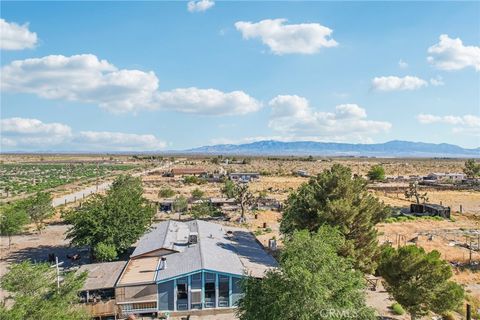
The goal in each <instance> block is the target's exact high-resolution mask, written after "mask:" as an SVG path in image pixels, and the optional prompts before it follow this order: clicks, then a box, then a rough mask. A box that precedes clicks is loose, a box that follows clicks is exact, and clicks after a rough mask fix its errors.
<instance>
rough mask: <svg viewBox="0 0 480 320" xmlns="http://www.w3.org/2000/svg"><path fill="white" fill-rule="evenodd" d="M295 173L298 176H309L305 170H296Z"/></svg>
mask: <svg viewBox="0 0 480 320" xmlns="http://www.w3.org/2000/svg"><path fill="white" fill-rule="evenodd" d="M295 174H296V175H297V176H299V177H309V175H308V171H307V170H297V171H295Z"/></svg>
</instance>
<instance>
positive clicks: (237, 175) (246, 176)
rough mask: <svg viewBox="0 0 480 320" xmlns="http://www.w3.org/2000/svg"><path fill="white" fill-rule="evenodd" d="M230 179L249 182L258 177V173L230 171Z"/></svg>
mask: <svg viewBox="0 0 480 320" xmlns="http://www.w3.org/2000/svg"><path fill="white" fill-rule="evenodd" d="M228 177H229V178H230V180H233V181H238V182H250V181H254V180H258V179H260V173H257V172H232V173H230V174H229V175H228Z"/></svg>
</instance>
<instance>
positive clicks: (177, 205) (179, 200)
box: [173, 196, 188, 212]
mask: <svg viewBox="0 0 480 320" xmlns="http://www.w3.org/2000/svg"><path fill="white" fill-rule="evenodd" d="M187 209H188V200H187V198H185V197H184V196H180V197H176V198H175V200H174V201H173V211H175V212H185V211H187Z"/></svg>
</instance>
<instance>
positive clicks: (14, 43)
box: [0, 19, 38, 50]
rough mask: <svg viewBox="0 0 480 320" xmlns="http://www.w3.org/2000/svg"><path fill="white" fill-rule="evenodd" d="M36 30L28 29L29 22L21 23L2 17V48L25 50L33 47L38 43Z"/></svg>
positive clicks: (0, 24) (0, 23) (0, 40)
mask: <svg viewBox="0 0 480 320" xmlns="http://www.w3.org/2000/svg"><path fill="white" fill-rule="evenodd" d="M37 41H38V38H37V34H36V33H35V32H31V31H30V30H28V23H26V24H23V25H19V24H17V23H15V22H7V21H5V19H0V49H2V50H23V49H32V48H34V47H35V45H36V44H37Z"/></svg>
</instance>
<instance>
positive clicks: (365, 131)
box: [269, 95, 391, 142]
mask: <svg viewBox="0 0 480 320" xmlns="http://www.w3.org/2000/svg"><path fill="white" fill-rule="evenodd" d="M269 106H270V107H271V108H272V114H271V118H270V121H269V127H270V128H272V129H273V130H275V131H279V132H282V133H283V135H285V136H286V137H290V138H291V139H290V138H289V139H290V140H294V139H297V140H298V139H299V137H303V138H304V139H308V140H314V141H327V140H328V141H347V140H349V141H352V140H355V141H361V142H366V141H370V137H369V136H370V135H372V134H377V133H381V132H386V131H388V130H389V129H390V128H391V124H390V123H389V122H384V121H372V120H367V113H366V111H365V109H363V108H361V107H359V106H358V105H356V104H342V105H338V106H336V107H335V111H334V112H320V111H315V110H314V109H313V108H311V107H310V105H309V102H308V100H307V99H305V98H303V97H299V96H296V95H279V96H276V97H275V98H273V99H272V100H270V102H269Z"/></svg>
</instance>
